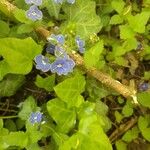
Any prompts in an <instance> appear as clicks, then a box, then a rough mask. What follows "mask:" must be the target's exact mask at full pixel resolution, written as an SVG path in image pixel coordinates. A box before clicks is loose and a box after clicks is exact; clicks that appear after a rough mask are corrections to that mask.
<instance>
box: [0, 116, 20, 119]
mask: <svg viewBox="0 0 150 150" xmlns="http://www.w3.org/2000/svg"><path fill="white" fill-rule="evenodd" d="M12 118H18V116H0V119H12Z"/></svg>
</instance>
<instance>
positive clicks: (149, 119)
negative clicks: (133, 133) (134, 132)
mask: <svg viewBox="0 0 150 150" xmlns="http://www.w3.org/2000/svg"><path fill="white" fill-rule="evenodd" d="M149 124H150V116H148V115H147V116H144V117H142V116H140V117H139V119H138V127H139V129H140V131H143V130H144V129H146V128H147V127H148V126H149Z"/></svg>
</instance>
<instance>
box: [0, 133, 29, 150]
mask: <svg viewBox="0 0 150 150" xmlns="http://www.w3.org/2000/svg"><path fill="white" fill-rule="evenodd" d="M3 141H4V142H5V144H6V145H8V146H19V147H21V148H24V147H26V146H27V144H28V135H27V134H26V133H24V132H22V131H18V132H11V133H10V134H9V135H6V136H4V137H3Z"/></svg>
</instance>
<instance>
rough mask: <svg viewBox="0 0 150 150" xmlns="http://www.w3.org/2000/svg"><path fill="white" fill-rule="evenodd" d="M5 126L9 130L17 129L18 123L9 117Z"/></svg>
mask: <svg viewBox="0 0 150 150" xmlns="http://www.w3.org/2000/svg"><path fill="white" fill-rule="evenodd" d="M5 128H7V129H8V130H9V131H17V127H16V124H15V122H14V121H13V120H12V119H7V120H6V121H5Z"/></svg>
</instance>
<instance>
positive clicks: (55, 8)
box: [44, 0, 61, 19]
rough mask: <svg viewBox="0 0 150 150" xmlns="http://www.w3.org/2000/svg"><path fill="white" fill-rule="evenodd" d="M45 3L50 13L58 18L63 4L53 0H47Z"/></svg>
mask: <svg viewBox="0 0 150 150" xmlns="http://www.w3.org/2000/svg"><path fill="white" fill-rule="evenodd" d="M44 5H45V7H46V8H47V10H48V13H49V15H50V16H52V17H55V18H56V19H58V17H59V12H60V8H61V5H57V4H56V3H55V2H54V1H53V0H45V3H44Z"/></svg>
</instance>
